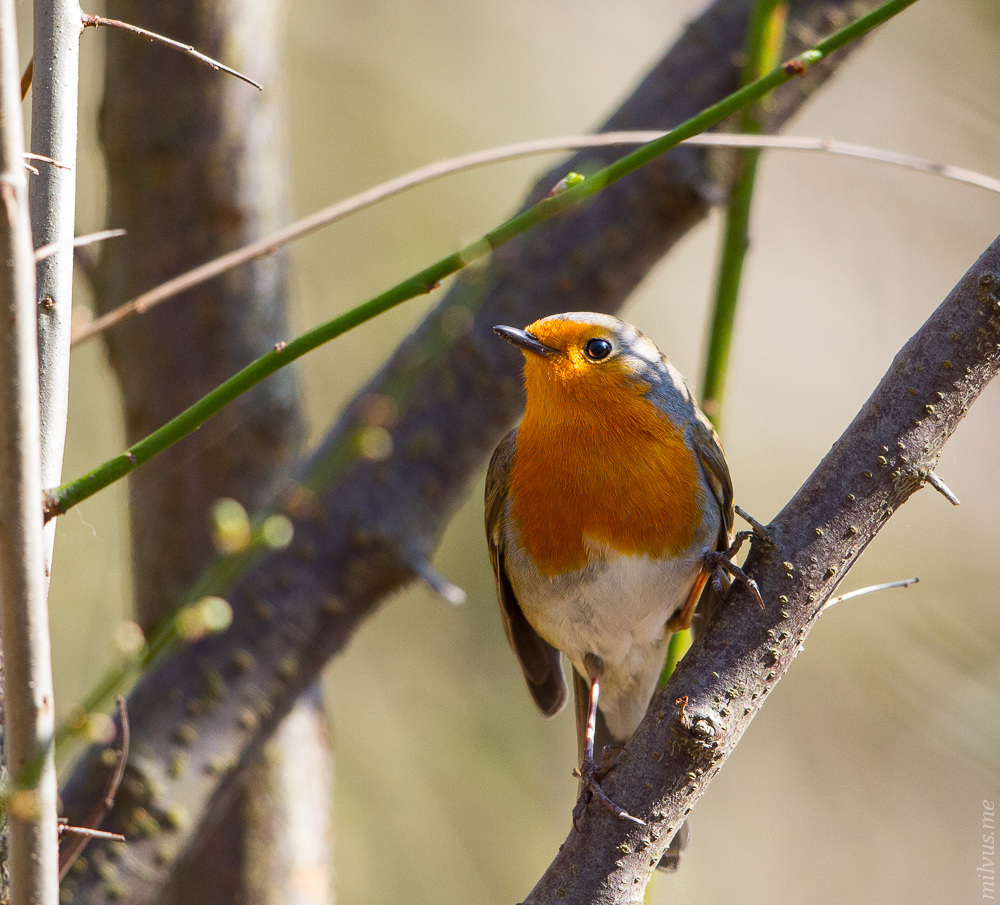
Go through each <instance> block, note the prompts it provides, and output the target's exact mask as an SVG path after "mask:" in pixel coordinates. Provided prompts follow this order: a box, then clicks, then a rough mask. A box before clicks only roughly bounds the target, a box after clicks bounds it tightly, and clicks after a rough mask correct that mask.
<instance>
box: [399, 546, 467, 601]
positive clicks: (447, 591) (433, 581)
mask: <svg viewBox="0 0 1000 905" xmlns="http://www.w3.org/2000/svg"><path fill="white" fill-rule="evenodd" d="M409 562H410V565H411V566H412V567H413V571H414V572H416V573H417V575H418V577H419V578H420V579H421V580H422V581H423V582H424V584H426V585H427V587H429V588H430V589H431V590H432V591H433V592H434V593H435V594H437V595H438V596H439V597H441V598H442V599H444V600H446V601H448V603H450V604H452V605H454V606H461V605H462V604H463V603H465V601H466V600H467V595H466V593H465V591H463V590H462V589H461V588H460V587H459V586H458V585H456V584H453V583H452V582H450V581H449V580H448V579H447V578H445V576H444V575H442V574H441V573H440V572H439V571H438V570H437V569H435V568H434V566H432V565H431V564H430V563H429V562H428V561H427V560H426V559H425V558H424V557H422V556H414V557H413V558H412V559H411V560H410V561H409Z"/></svg>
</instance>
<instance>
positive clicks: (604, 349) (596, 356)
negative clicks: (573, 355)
mask: <svg viewBox="0 0 1000 905" xmlns="http://www.w3.org/2000/svg"><path fill="white" fill-rule="evenodd" d="M583 354H584V355H586V356H587V358H589V359H590V360H591V361H602V360H603V359H605V358H607V357H608V356H609V355H610V354H611V343H609V342H608V341H607V340H606V339H588V340H587V342H586V344H585V345H584V347H583Z"/></svg>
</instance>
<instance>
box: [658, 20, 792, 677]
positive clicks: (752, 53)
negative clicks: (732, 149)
mask: <svg viewBox="0 0 1000 905" xmlns="http://www.w3.org/2000/svg"><path fill="white" fill-rule="evenodd" d="M787 19H788V0H757V2H756V4H755V5H754V8H753V12H752V14H751V16H750V22H749V25H748V26H747V38H746V56H747V60H746V63H745V64H744V66H743V72H742V73H741V74H740V83H741V84H742V85H749V84H750V83H751V82H753V81H755V80H756V79H759V78H760V77H761V76H762V75H764V74H765V73H767V72H769V71H770V70H771V69H773V68H774V67H775V66H777V65H778V62H779V60H780V59H781V50H782V46H783V44H784V36H785V22H786V21H787ZM768 101H769V99H768V98H765V99H764V100H761V101H760V102H758V103H756V104H753V105H752V106H750V107H746V108H744V109H743V111H742V112H741V113H740V119H739V129H740V131H741V132H744V133H747V134H760V133H761V132H763V131H764V128H765V126H766V122H765V120H766V113H767V107H768ZM759 159H760V150H757V149H747V150H745V151H737V152H736V155H735V160H736V163H737V167H738V176H737V178H736V184H735V185H734V186H733V190H732V196H731V197H730V200H729V207H728V209H727V211H726V223H725V226H724V227H723V239H722V254H721V256H720V259H719V269H718V275H717V277H716V287H715V304H714V306H713V308H712V325H711V328H710V329H709V340H708V352H707V354H706V356H705V378H704V380H703V382H702V401H701V405H702V408H703V409H704V411H705V414H706V415H708V417H709V418H711V419H712V423H713V424H715V426H716V427H719V426H720V420H721V417H722V394H723V392H724V391H725V388H726V371H727V370H728V367H729V349H730V345H731V343H732V338H733V327H734V325H735V323H736V302H737V300H738V298H739V292H740V281H741V279H742V276H743V261H744V259H745V258H746V252H747V247H748V246H749V242H750V239H749V230H750V202H751V200H752V199H753V189H754V182H755V180H756V178H757V162H758V160H759ZM691 642H692V634H691V630H690V629H688V630H686V631H683V632H675V633H674V634H673V635H671V636H670V644H669V646H668V648H667V661H666V663H665V664H664V667H663V672H662V673H661V675H660V682H661V684H664V683H666V681H667V679H669V678H670V676H671V675H672V674H673V671H674V668H675V667H676V666H677V664H678V663H679V662H680V659H681V657H683V656H684V654H685V653H687V651H688V648H690V647H691Z"/></svg>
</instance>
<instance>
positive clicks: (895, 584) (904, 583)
mask: <svg viewBox="0 0 1000 905" xmlns="http://www.w3.org/2000/svg"><path fill="white" fill-rule="evenodd" d="M918 581H920V579H919V578H917V577H913V578H903V579H901V580H900V581H887V582H885V583H884V584H873V585H869V586H868V587H866V588H858V590H856V591H848V592H847V593H846V594H841V595H840V596H838V597H831V598H830V599H829V600H828V601H827V602H826V603H825V604H823V609H824V610H828V609H830V607H832V606H833V605H834V604H835V603H840V602H841V601H844V600H850V599H851V598H852V597H862V596H864V595H865V594H873V593H874V592H875V591H888V590H889V589H890V588H908V587H909V586H910V585H911V584H916V583H917V582H918Z"/></svg>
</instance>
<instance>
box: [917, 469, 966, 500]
mask: <svg viewBox="0 0 1000 905" xmlns="http://www.w3.org/2000/svg"><path fill="white" fill-rule="evenodd" d="M926 480H927V483H928V484H930V485H931V487H933V488H934V489H935V490H936V491H937V492H938V493H940V494H941V496H943V497H944V498H945V499H946V500H947V501H948V502H949V503H951V505H952V506H961V505H962V503H961V501H960V500H959V499H958V497H957V496H955V494H954V493H952V491H951V488H950V487H949V486H948V485H947V484H945V482H944V481H942V480H941V479H940V478H939V477H938V476H937V475H936V474H935V473H934V472H933V471H928V472H927V477H926Z"/></svg>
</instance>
